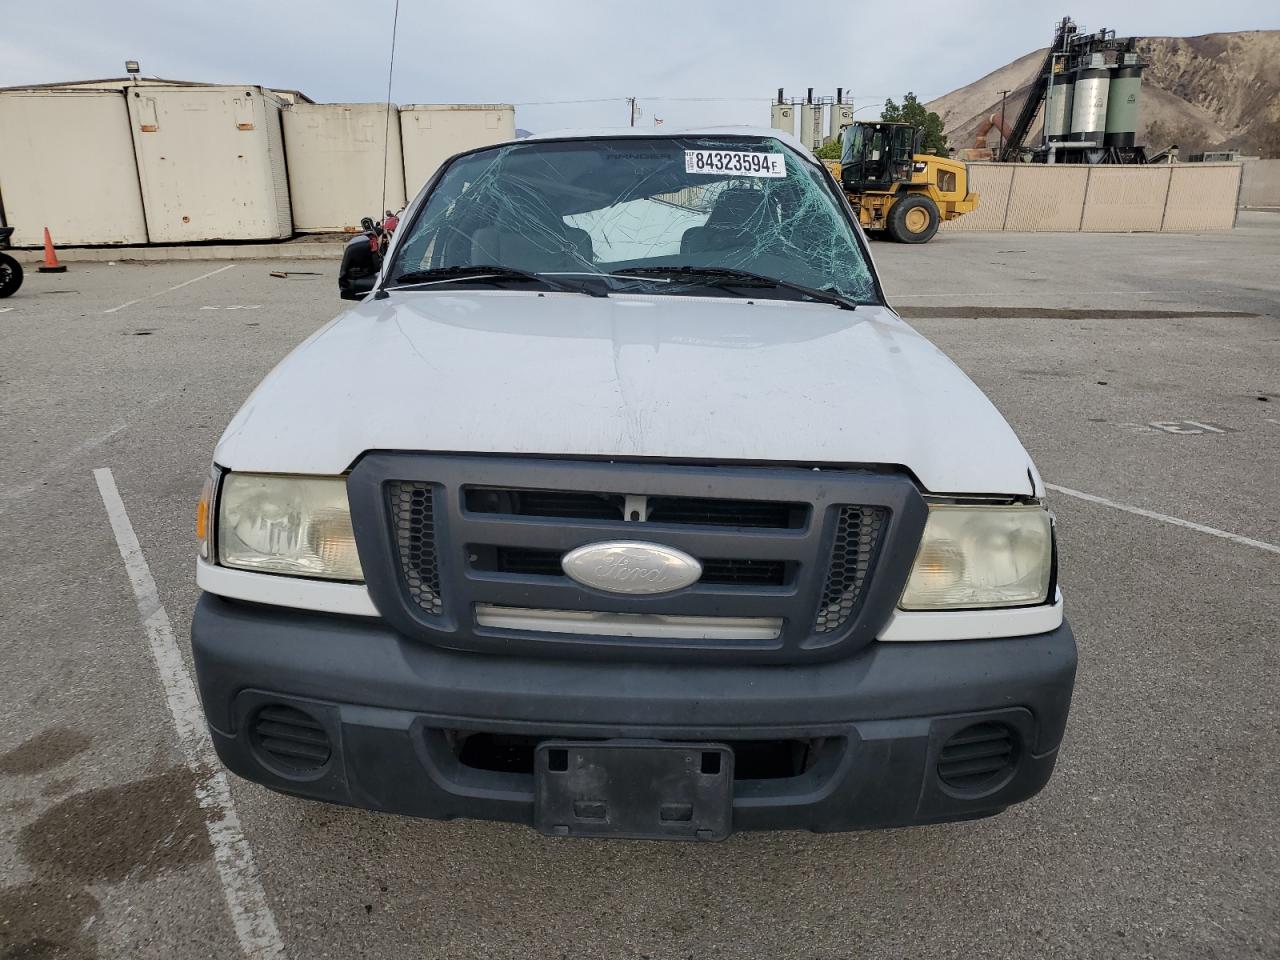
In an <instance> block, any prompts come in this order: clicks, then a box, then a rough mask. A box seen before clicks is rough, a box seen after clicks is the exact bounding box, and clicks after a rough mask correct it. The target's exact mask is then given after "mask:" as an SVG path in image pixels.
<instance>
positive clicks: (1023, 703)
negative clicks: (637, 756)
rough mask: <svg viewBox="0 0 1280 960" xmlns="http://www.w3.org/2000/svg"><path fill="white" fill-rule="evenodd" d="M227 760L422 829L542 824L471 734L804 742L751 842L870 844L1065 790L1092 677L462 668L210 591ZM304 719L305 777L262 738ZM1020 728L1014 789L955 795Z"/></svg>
mask: <svg viewBox="0 0 1280 960" xmlns="http://www.w3.org/2000/svg"><path fill="white" fill-rule="evenodd" d="M191 636H192V646H193V651H194V655H195V665H196V674H197V679H198V682H199V687H200V696H201V700H202V701H203V704H204V709H205V714H206V717H207V719H208V722H209V727H210V731H211V733H212V736H213V742H214V746H215V748H216V750H217V752H218V755H219V757H220V758H221V759H222V761H223V763H225V764H226V765H227V767H228V768H229V769H231V770H232V771H234V772H235V773H238V774H239V775H241V776H243V777H245V778H247V779H249V780H253V781H255V782H257V783H261V784H264V785H265V786H268V787H271V788H273V789H276V790H280V791H283V792H286V793H290V794H295V795H298V796H303V797H310V798H314V799H319V800H327V801H330V802H334V803H343V804H350V805H354V806H359V807H365V808H368V809H371V810H381V811H387V812H393V813H401V814H408V815H411V816H421V817H432V818H437V819H452V818H455V817H467V818H473V819H485V820H502V821H511V822H517V823H525V824H532V823H533V822H534V777H533V775H532V773H527V772H521V771H519V770H510V769H506V770H496V769H480V768H478V767H476V766H472V765H469V764H468V763H466V762H464V758H463V757H462V756H460V755H459V753H458V751H457V749H456V744H457V743H458V742H460V739H465V737H466V735H467V734H475V733H482V734H488V735H505V736H508V737H522V738H529V739H534V740H536V739H539V738H558V739H580V740H596V739H621V740H662V741H682V742H691V741H696V742H722V743H727V744H729V745H730V746H731V747H734V745H735V744H742V745H745V744H747V743H753V744H755V743H759V742H761V741H765V742H773V741H787V742H794V741H805V742H810V743H813V744H815V745H820V748H815V751H814V754H813V761H812V762H811V763H810V764H809V765H808V766H807V767H806V769H804V770H803V772H800V773H798V774H796V775H792V776H781V777H769V778H762V779H745V778H744V779H738V780H736V781H735V782H734V786H733V809H732V823H733V827H734V829H737V830H759V829H808V830H816V831H828V830H856V829H866V828H873V827H890V826H905V825H910V824H920V823H932V822H938V821H945V820H960V819H969V818H973V817H980V816H987V815H990V814H993V813H998V812H999V811H1000V810H1002V809H1004V808H1005V807H1007V806H1009V805H1010V804H1013V803H1017V802H1019V801H1022V800H1026V799H1027V798H1028V797H1031V796H1032V795H1034V794H1035V793H1037V792H1038V791H1039V790H1040V789H1041V788H1042V787H1043V786H1044V785H1045V783H1046V782H1047V781H1048V779H1049V776H1050V774H1051V773H1052V771H1053V767H1054V763H1055V761H1056V759H1057V751H1058V746H1059V744H1060V743H1061V740H1062V735H1063V730H1064V728H1065V725H1066V720H1067V712H1068V709H1069V706H1070V701H1071V690H1072V685H1073V682H1074V677H1075V668H1076V647H1075V641H1074V639H1073V637H1072V634H1071V631H1070V628H1069V627H1068V626H1067V625H1066V624H1065V623H1064V624H1063V625H1062V626H1061V627H1059V628H1058V629H1057V630H1054V631H1051V632H1049V633H1043V634H1039V635H1036V636H1029V637H1018V638H1010V639H999V640H964V641H945V642H934V643H929V642H924V643H918V642H917V643H903V644H892V643H872V644H870V645H869V646H868V647H867V648H865V649H863V650H862V651H860V652H858V653H857V654H855V655H853V656H850V657H847V658H845V659H841V660H836V661H833V662H828V663H818V664H804V665H794V666H780V665H753V666H738V665H726V664H681V665H679V666H678V667H672V666H671V665H670V664H661V663H610V662H601V661H597V660H591V661H567V660H549V659H544V658H533V657H523V658H518V657H504V656H496V655H483V654H474V653H460V652H455V651H449V650H445V649H442V648H438V647H434V646H431V645H429V644H424V643H421V642H417V641H412V640H408V639H406V638H405V637H403V636H402V635H400V634H399V633H397V632H395V631H393V630H391V629H390V628H388V627H387V626H385V625H384V624H382V623H381V622H378V621H368V620H363V619H356V618H343V617H335V616H332V615H323V616H322V615H315V614H307V613H301V612H298V611H293V610H284V609H280V608H270V607H260V606H253V605H249V604H242V603H234V602H229V601H226V600H223V599H221V598H218V597H215V596H213V595H211V594H204V595H203V596H202V597H201V599H200V602H199V603H198V605H197V607H196V612H195V617H194V620H193V622H192V629H191ZM278 706H286V707H292V708H295V709H298V710H301V711H303V712H304V713H305V714H307V715H308V716H309V717H310V718H312V720H314V722H315V724H316V726H317V727H318V728H320V729H322V730H323V734H324V739H325V741H326V747H325V749H326V752H327V754H328V756H327V759H326V760H325V761H324V762H323V763H321V764H319V765H318V766H315V767H314V768H313V769H307V770H298V769H293V768H286V767H284V766H282V765H281V764H280V763H279V762H278V758H276V757H274V756H273V755H271V754H270V752H269V751H267V750H265V749H264V748H263V741H262V739H261V737H260V736H259V735H257V734H255V732H254V730H255V728H254V725H255V722H256V719H257V718H259V717H260V716H261V714H260V711H262V710H263V709H264V708H265V707H278ZM978 723H987V724H994V725H996V726H998V727H1003V728H1004V729H1006V730H1007V731H1008V734H1009V737H1010V739H1011V741H1012V742H1013V744H1014V750H1013V754H1012V758H1013V759H1012V761H1011V763H1010V766H1009V770H1008V775H1007V776H1005V777H1004V778H1003V779H1001V780H1000V781H999V782H998V783H994V784H992V785H989V786H988V787H987V788H984V789H982V790H979V791H974V790H966V789H954V788H953V787H951V786H948V785H947V784H946V783H944V782H943V780H942V778H941V777H940V776H939V774H938V764H939V758H940V755H941V752H942V750H943V747H944V745H945V744H946V743H947V742H948V741H949V740H950V739H951V737H952V736H953V735H955V734H957V733H959V732H960V731H962V730H965V729H966V728H970V727H972V726H973V725H974V724H978Z"/></svg>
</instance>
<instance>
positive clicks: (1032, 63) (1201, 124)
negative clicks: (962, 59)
mask: <svg viewBox="0 0 1280 960" xmlns="http://www.w3.org/2000/svg"><path fill="white" fill-rule="evenodd" d="M1138 50H1139V52H1140V53H1141V54H1142V56H1143V58H1144V59H1145V60H1146V61H1147V63H1148V66H1147V68H1146V70H1145V71H1144V72H1143V75H1142V95H1141V99H1140V101H1139V108H1138V142H1139V143H1142V144H1145V145H1146V146H1147V147H1148V150H1149V151H1153V150H1161V149H1163V148H1165V147H1167V146H1169V145H1170V144H1172V143H1176V144H1177V145H1178V146H1179V148H1180V149H1181V151H1182V153H1183V155H1184V156H1185V155H1186V154H1187V153H1193V152H1199V151H1201V150H1206V149H1217V148H1220V147H1221V148H1228V147H1235V148H1237V149H1239V150H1241V151H1242V152H1243V153H1246V154H1256V155H1261V156H1264V157H1276V156H1280V69H1277V64H1280V30H1249V31H1242V32H1239V33H1211V34H1206V35H1205V36H1202V37H1145V38H1143V39H1141V40H1139V41H1138ZM1044 55H1045V50H1044V48H1042V49H1040V50H1036V51H1035V52H1033V53H1029V54H1027V55H1026V56H1024V57H1020V58H1018V59H1017V60H1014V61H1013V62H1012V63H1009V64H1006V65H1005V66H1003V67H1000V68H999V69H998V70H994V71H992V72H991V73H989V74H987V75H986V76H985V77H983V78H982V79H980V80H975V81H974V82H973V83H970V84H968V85H967V86H963V87H961V88H960V89H959V90H953V91H952V92H951V93H948V94H946V95H944V96H941V97H939V98H938V99H936V100H933V101H931V102H930V103H929V104H927V106H928V108H929V109H930V110H933V111H936V112H937V113H938V114H939V115H940V116H941V117H942V122H943V125H944V126H945V127H946V131H947V137H948V138H949V139H950V141H951V145H952V146H954V147H956V148H957V149H960V150H963V149H965V148H968V147H972V146H973V145H974V139H975V137H976V135H977V133H978V128H979V125H980V124H982V122H983V120H984V119H985V118H987V117H989V116H991V115H992V114H993V113H995V114H999V113H1000V93H999V91H1001V90H1010V91H1012V92H1011V93H1009V95H1008V99H1007V100H1006V102H1005V119H1006V123H1007V124H1008V125H1010V126H1012V125H1013V122H1014V120H1015V119H1016V118H1017V116H1018V111H1019V110H1020V109H1021V108H1022V103H1023V101H1024V100H1025V99H1026V96H1027V92H1028V88H1029V87H1030V84H1031V82H1032V80H1034V79H1035V74H1036V71H1037V70H1038V69H1039V67H1040V64H1041V63H1042V62H1043V60H1044ZM1041 112H1043V110H1042V111H1041ZM1040 123H1041V118H1040V117H1039V116H1037V117H1036V120H1035V122H1034V123H1033V124H1032V130H1031V133H1030V134H1029V135H1028V138H1027V142H1028V143H1035V142H1036V141H1037V140H1038V139H1039V135H1040ZM995 140H996V135H995V133H994V131H993V132H992V134H991V137H990V142H991V144H992V145H994V143H995Z"/></svg>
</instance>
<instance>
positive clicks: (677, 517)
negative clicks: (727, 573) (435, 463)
mask: <svg viewBox="0 0 1280 960" xmlns="http://www.w3.org/2000/svg"><path fill="white" fill-rule="evenodd" d="M464 501H465V503H466V507H467V509H468V510H470V511H471V512H472V513H496V514H506V515H508V516H515V517H557V518H561V519H565V520H619V521H621V520H624V519H626V518H625V517H624V516H623V513H624V511H625V508H626V497H624V496H623V495H622V494H616V493H590V492H577V491H573V490H521V489H517V488H514V487H467V488H466V491H465V494H464ZM648 509H649V516H648V518H647V519H648V521H649V522H650V523H678V524H689V525H691V526H703V527H757V528H765V529H777V530H794V529H799V528H801V527H803V526H804V524H805V520H806V519H807V517H808V507H807V506H806V505H805V504H803V503H780V502H774V501H769V500H726V499H720V498H712V497H649V498H648ZM633 519H639V518H633Z"/></svg>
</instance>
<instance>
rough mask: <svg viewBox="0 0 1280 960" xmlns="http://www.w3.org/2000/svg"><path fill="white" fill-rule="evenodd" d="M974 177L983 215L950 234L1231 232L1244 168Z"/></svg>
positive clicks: (950, 227) (998, 170) (1039, 167)
mask: <svg viewBox="0 0 1280 960" xmlns="http://www.w3.org/2000/svg"><path fill="white" fill-rule="evenodd" d="M1276 163H1277V164H1280V161H1276ZM969 175H970V177H971V179H972V181H973V186H972V189H974V190H976V191H977V192H978V193H979V194H980V195H981V200H980V201H979V203H978V209H977V210H975V211H974V212H973V213H970V214H966V215H965V216H962V217H961V218H960V219H958V220H953V221H951V222H950V223H945V224H943V225H942V228H943V229H944V230H946V231H948V232H956V233H963V232H966V231H967V232H981V231H991V230H1018V231H1027V232H1046V231H1053V232H1068V233H1074V232H1076V231H1086V232H1095V233H1130V232H1143V231H1153V232H1154V231H1164V232H1180V233H1199V232H1202V231H1208V230H1230V229H1231V228H1232V227H1233V226H1234V225H1235V215H1236V202H1237V196H1238V194H1239V192H1240V184H1241V179H1240V178H1241V166H1240V164H1238V163H1182V164H1169V165H1159V164H1156V165H1151V166H1133V167H1127V166H1124V167H1122V166H1084V165H1077V164H1053V165H1046V164H1026V163H971V164H969ZM1277 178H1278V179H1280V168H1278V169H1277ZM1264 189H1266V188H1264ZM1260 192H1261V191H1260ZM1277 203H1278V204H1280V200H1278V201H1277Z"/></svg>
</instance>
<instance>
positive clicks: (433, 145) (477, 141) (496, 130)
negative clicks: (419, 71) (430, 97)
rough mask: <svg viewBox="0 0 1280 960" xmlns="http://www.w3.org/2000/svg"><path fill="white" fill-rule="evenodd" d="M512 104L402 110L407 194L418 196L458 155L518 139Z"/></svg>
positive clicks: (436, 105)
mask: <svg viewBox="0 0 1280 960" xmlns="http://www.w3.org/2000/svg"><path fill="white" fill-rule="evenodd" d="M515 136H516V108H515V107H513V106H512V105H511V104H509V103H411V104H407V105H405V106H403V107H401V108H400V142H401V145H402V148H403V150H404V186H405V192H406V193H407V194H408V195H409V196H410V197H414V196H416V195H417V193H418V191H419V190H421V189H422V187H423V184H425V183H426V182H427V181H428V180H429V179H431V175H432V174H433V173H435V172H436V169H437V168H438V167H439V166H440V164H441V163H443V162H444V161H445V160H448V159H449V158H450V157H452V156H453V155H454V154H455V153H461V152H462V151H464V150H473V149H475V148H476V147H484V146H488V145H489V144H491V143H502V142H503V141H504V140H514V139H515Z"/></svg>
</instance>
